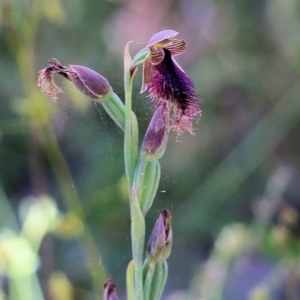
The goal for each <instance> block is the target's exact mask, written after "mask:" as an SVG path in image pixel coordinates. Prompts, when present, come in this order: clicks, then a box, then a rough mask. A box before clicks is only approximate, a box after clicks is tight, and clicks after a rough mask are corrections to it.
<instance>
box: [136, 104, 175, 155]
mask: <svg viewBox="0 0 300 300" xmlns="http://www.w3.org/2000/svg"><path fill="white" fill-rule="evenodd" d="M168 136H169V109H168V107H167V104H162V105H160V106H158V107H157V108H156V110H155V112H154V114H153V116H152V119H151V121H150V124H149V126H148V129H147V131H146V134H145V137H144V140H143V143H142V148H141V149H142V154H143V155H144V156H145V157H146V158H147V159H148V160H154V159H159V158H161V157H162V156H163V154H164V153H165V149H166V145H167V141H168Z"/></svg>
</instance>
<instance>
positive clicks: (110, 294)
mask: <svg viewBox="0 0 300 300" xmlns="http://www.w3.org/2000/svg"><path fill="white" fill-rule="evenodd" d="M103 288H104V293H103V299H104V300H119V297H118V296H117V291H116V285H115V284H114V282H113V281H112V280H111V279H108V280H106V281H105V283H104V285H103Z"/></svg>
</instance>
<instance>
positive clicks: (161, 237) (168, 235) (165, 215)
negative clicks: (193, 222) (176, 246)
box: [148, 209, 173, 262]
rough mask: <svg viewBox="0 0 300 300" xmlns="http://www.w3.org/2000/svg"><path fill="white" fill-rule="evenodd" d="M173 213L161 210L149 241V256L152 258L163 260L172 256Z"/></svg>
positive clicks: (156, 260) (157, 260) (158, 260)
mask: <svg viewBox="0 0 300 300" xmlns="http://www.w3.org/2000/svg"><path fill="white" fill-rule="evenodd" d="M171 223H172V214H171V212H170V211H169V210H167V209H163V210H162V211H161V212H160V215H159V218H158V219H157V221H156V223H155V225H154V228H153V230H152V233H151V236H150V239H149V243H148V256H149V258H150V260H153V261H155V262H161V261H163V260H165V259H167V258H168V257H169V256H170V253H171V248H172V242H173V232H172V227H171Z"/></svg>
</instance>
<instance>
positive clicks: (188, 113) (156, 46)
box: [141, 30, 201, 135]
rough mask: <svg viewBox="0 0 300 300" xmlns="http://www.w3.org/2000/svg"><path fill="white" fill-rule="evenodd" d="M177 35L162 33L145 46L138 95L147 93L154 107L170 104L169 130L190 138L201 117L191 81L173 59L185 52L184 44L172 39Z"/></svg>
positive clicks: (197, 98)
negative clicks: (184, 134)
mask: <svg viewBox="0 0 300 300" xmlns="http://www.w3.org/2000/svg"><path fill="white" fill-rule="evenodd" d="M176 35H177V32H176V31H174V30H164V31H161V32H158V33H156V34H154V35H153V36H152V37H151V38H150V40H149V42H148V44H147V47H148V48H149V50H150V55H149V56H148V57H147V58H146V59H145V60H144V65H143V81H142V89H141V92H144V91H146V90H148V91H149V97H150V99H151V102H152V103H154V106H155V107H157V106H159V105H161V104H162V103H164V102H169V103H170V106H171V110H172V114H171V118H170V126H171V129H172V130H173V131H175V132H176V133H177V135H180V134H181V133H182V132H183V131H185V130H186V131H189V132H190V133H191V134H193V133H194V130H193V120H198V119H199V118H200V116H201V109H200V107H199V104H200V101H201V99H200V98H199V97H198V95H197V94H196V91H195V87H194V84H193V82H192V80H191V79H190V78H189V77H188V76H187V75H186V73H185V72H184V71H183V69H182V68H181V67H180V66H179V65H178V63H177V62H176V61H175V59H174V57H175V56H177V55H180V54H181V53H183V52H184V51H185V49H186V43H185V41H183V40H179V39H175V38H174V36H176Z"/></svg>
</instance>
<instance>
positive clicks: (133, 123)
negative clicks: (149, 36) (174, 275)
mask: <svg viewBox="0 0 300 300" xmlns="http://www.w3.org/2000/svg"><path fill="white" fill-rule="evenodd" d="M128 45H129V44H127V45H126V47H125V51H124V89H125V129H124V161H125V171H126V176H127V181H128V188H129V198H130V212H131V244H132V256H133V260H134V284H135V299H136V300H143V299H144V294H143V251H144V241H145V220H144V216H143V214H142V212H141V209H140V205H139V201H138V199H137V195H136V190H135V188H134V187H133V176H134V170H135V167H136V161H137V137H138V124H137V120H136V117H135V115H134V113H133V112H132V110H131V107H132V84H133V77H134V72H133V73H132V72H131V70H130V67H131V57H130V54H129V49H128Z"/></svg>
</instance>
